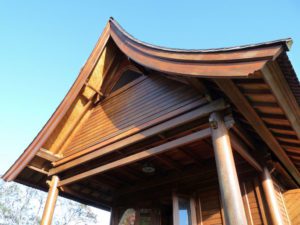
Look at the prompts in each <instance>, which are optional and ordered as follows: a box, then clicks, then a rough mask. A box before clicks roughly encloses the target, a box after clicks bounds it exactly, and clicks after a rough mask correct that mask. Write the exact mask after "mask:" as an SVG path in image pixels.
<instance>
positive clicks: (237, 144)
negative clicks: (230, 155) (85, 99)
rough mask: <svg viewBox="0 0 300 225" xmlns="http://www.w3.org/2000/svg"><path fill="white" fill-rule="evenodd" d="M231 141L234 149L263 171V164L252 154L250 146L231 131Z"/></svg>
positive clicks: (258, 169) (255, 167)
mask: <svg viewBox="0 0 300 225" xmlns="http://www.w3.org/2000/svg"><path fill="white" fill-rule="evenodd" d="M230 141H231V144H232V147H233V149H234V150H236V151H237V152H238V153H239V154H240V156H241V157H242V158H243V159H245V160H246V161H247V162H248V163H249V164H250V165H251V166H253V167H254V169H256V170H257V171H259V172H262V171H263V168H262V166H261V165H260V164H259V163H258V162H257V161H256V160H255V159H254V158H253V157H252V155H250V153H249V150H247V149H248V147H247V146H246V145H245V144H244V143H243V142H242V141H241V140H240V139H239V138H238V137H237V136H236V135H235V134H234V133H233V132H231V133H230Z"/></svg>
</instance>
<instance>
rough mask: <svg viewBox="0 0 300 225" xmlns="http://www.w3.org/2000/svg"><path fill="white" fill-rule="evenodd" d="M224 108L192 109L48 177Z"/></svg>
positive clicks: (222, 104)
mask: <svg viewBox="0 0 300 225" xmlns="http://www.w3.org/2000/svg"><path fill="white" fill-rule="evenodd" d="M226 107H227V105H226V103H225V102H224V101H223V100H222V99H219V100H216V101H213V102H211V103H209V104H206V105H204V106H202V107H200V108H197V109H194V110H192V111H190V112H188V113H185V114H183V115H180V116H178V117H175V118H173V119H170V120H168V121H166V122H164V123H161V124H159V125H157V126H154V127H151V128H149V129H147V130H144V131H141V132H140V133H137V134H135V135H132V136H130V137H128V138H126V139H123V140H121V141H118V142H115V143H113V144H111V145H107V146H105V147H103V148H100V149H98V150H96V151H94V152H91V153H89V154H86V155H84V156H81V157H79V158H77V159H74V160H72V161H70V162H67V163H65V164H63V165H61V166H58V167H56V168H53V169H51V170H50V171H49V175H53V174H58V173H60V172H62V171H65V170H67V169H70V168H72V167H75V166H77V165H80V164H82V163H85V162H88V161H90V160H93V159H96V158H98V157H101V156H103V155H106V154H108V153H111V152H114V151H116V150H119V149H121V148H124V147H126V146H128V145H130V144H134V143H136V142H138V141H141V140H144V139H146V138H148V137H151V136H153V135H156V134H158V133H161V132H163V131H166V130H169V129H172V128H174V127H177V126H180V125H182V124H185V123H188V122H191V121H193V120H195V119H197V118H201V117H205V116H208V115H209V114H210V113H211V112H214V111H218V110H223V109H225V108H226Z"/></svg>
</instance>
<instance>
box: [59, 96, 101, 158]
mask: <svg viewBox="0 0 300 225" xmlns="http://www.w3.org/2000/svg"><path fill="white" fill-rule="evenodd" d="M95 95H96V94H94V95H92V97H91V98H90V99H89V101H88V102H87V103H86V104H85V106H84V107H83V109H82V111H81V112H80V114H79V115H78V117H77V118H76V120H75V121H74V122H73V123H72V124H71V126H70V127H69V130H68V131H67V133H66V134H65V136H64V137H63V139H62V140H61V141H60V144H59V145H58V146H57V149H58V154H59V155H62V154H63V148H62V147H63V146H64V144H65V142H66V141H67V140H68V139H69V138H70V136H71V135H72V133H73V132H74V130H75V128H76V127H77V125H78V124H79V123H80V121H81V119H82V118H83V117H84V116H85V115H86V113H87V111H88V110H89V109H90V108H91V105H92V104H93V98H94V96H95ZM56 161H57V160H56Z"/></svg>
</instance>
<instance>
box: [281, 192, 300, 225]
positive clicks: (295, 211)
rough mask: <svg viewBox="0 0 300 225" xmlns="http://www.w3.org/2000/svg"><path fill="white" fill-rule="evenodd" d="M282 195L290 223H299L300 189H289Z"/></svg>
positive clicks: (293, 224)
mask: <svg viewBox="0 0 300 225" xmlns="http://www.w3.org/2000/svg"><path fill="white" fill-rule="evenodd" d="M283 196H284V200H285V206H286V209H287V211H288V215H289V218H290V221H291V224H292V225H296V224H300V189H293V190H289V191H287V192H285V193H284V194H283Z"/></svg>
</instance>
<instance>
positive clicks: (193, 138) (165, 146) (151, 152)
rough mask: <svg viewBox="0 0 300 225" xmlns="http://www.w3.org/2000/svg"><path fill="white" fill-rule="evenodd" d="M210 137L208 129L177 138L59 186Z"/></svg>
mask: <svg viewBox="0 0 300 225" xmlns="http://www.w3.org/2000/svg"><path fill="white" fill-rule="evenodd" d="M209 135H210V129H208V128H207V129H204V130H201V131H198V132H195V133H192V134H189V135H186V136H184V137H181V138H178V139H176V140H173V141H170V142H167V143H164V144H162V145H159V146H156V147H153V148H150V149H147V150H145V151H142V152H139V153H136V154H133V155H131V156H128V157H125V158H123V159H120V160H117V161H114V162H111V163H108V164H106V165H103V166H99V167H97V168H95V169H92V170H89V171H86V172H83V173H80V174H77V175H75V176H73V177H70V178H66V179H64V180H62V181H60V182H59V186H64V185H68V184H71V183H74V182H76V181H79V180H82V179H86V178H88V177H91V176H94V175H96V174H99V173H103V172H105V171H108V170H111V169H115V168H118V167H121V166H125V165H127V164H130V163H133V162H136V161H140V160H142V159H146V158H149V157H151V156H154V155H157V154H160V153H162V152H165V151H168V150H170V149H173V148H176V147H180V146H182V145H185V144H188V143H192V142H194V141H197V140H200V139H203V138H206V137H208V136H209Z"/></svg>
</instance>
